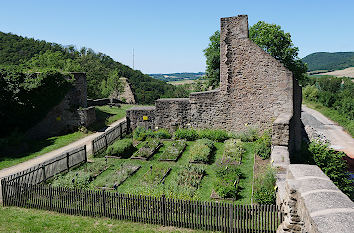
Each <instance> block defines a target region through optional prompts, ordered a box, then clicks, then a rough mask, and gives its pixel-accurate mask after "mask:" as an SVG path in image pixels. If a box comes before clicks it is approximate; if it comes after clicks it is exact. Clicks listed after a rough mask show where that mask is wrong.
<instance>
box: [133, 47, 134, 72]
mask: <svg viewBox="0 0 354 233" xmlns="http://www.w3.org/2000/svg"><path fill="white" fill-rule="evenodd" d="M133 70H134V48H133Z"/></svg>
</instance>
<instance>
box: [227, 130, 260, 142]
mask: <svg viewBox="0 0 354 233" xmlns="http://www.w3.org/2000/svg"><path fill="white" fill-rule="evenodd" d="M230 137H231V138H234V139H241V141H243V142H254V141H256V140H257V139H258V137H259V135H258V129H257V128H254V127H248V128H247V130H245V131H243V132H241V133H232V134H231V135H230Z"/></svg>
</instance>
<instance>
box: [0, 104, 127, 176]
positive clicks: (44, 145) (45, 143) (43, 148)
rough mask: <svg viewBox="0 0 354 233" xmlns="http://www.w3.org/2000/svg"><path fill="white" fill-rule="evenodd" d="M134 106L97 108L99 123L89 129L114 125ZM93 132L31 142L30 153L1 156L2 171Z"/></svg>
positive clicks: (0, 166)
mask: <svg viewBox="0 0 354 233" xmlns="http://www.w3.org/2000/svg"><path fill="white" fill-rule="evenodd" d="M132 106H133V105H122V107H121V108H118V107H112V108H110V107H109V106H100V107H96V110H98V111H96V113H97V122H96V123H94V125H93V126H92V127H89V129H90V130H92V131H95V130H98V129H100V128H103V127H105V126H108V125H109V124H112V123H113V122H114V121H117V120H119V119H121V118H123V117H125V111H126V110H127V109H129V108H131V107H132ZM91 133H92V132H88V133H86V134H85V133H82V132H79V131H78V132H74V133H70V134H66V135H62V136H56V137H51V138H47V139H43V140H39V141H33V142H29V143H28V144H29V145H30V149H29V151H30V152H27V153H23V154H20V155H16V156H6V155H5V156H1V157H0V169H4V168H7V167H11V166H14V165H16V164H19V163H22V162H25V161H27V160H30V159H33V158H35V157H37V156H40V155H43V154H45V153H48V152H51V151H53V150H56V149H58V148H61V147H63V146H66V145H69V144H70V143H72V142H75V141H77V140H79V139H81V138H83V137H85V136H87V135H89V134H91Z"/></svg>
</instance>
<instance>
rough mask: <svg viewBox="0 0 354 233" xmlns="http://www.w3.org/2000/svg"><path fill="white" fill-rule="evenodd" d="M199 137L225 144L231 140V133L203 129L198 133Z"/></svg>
mask: <svg viewBox="0 0 354 233" xmlns="http://www.w3.org/2000/svg"><path fill="white" fill-rule="evenodd" d="M198 137H199V138H207V139H210V140H213V141H217V142H223V141H225V140H227V139H228V138H229V133H228V132H227V131H225V130H221V129H201V130H199V131H198Z"/></svg>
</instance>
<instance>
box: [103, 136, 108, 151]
mask: <svg viewBox="0 0 354 233" xmlns="http://www.w3.org/2000/svg"><path fill="white" fill-rule="evenodd" d="M104 141H105V143H106V146H105V148H107V147H108V141H107V134H104Z"/></svg>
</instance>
